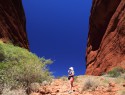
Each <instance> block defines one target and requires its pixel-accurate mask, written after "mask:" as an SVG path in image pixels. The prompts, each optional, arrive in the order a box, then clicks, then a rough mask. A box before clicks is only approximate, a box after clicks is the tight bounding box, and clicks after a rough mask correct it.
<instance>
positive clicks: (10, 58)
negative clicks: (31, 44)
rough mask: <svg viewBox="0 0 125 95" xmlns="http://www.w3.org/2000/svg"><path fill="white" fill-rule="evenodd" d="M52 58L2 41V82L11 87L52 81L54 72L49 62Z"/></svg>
mask: <svg viewBox="0 0 125 95" xmlns="http://www.w3.org/2000/svg"><path fill="white" fill-rule="evenodd" d="M51 63H52V60H50V59H47V60H46V59H45V58H38V57H37V56H36V55H35V54H33V53H31V52H29V51H28V50H26V49H23V48H20V47H17V46H13V45H12V44H4V43H0V83H4V84H7V85H9V86H10V85H11V87H14V86H15V87H16V88H17V87H18V86H25V87H28V86H29V85H30V84H31V83H34V82H41V83H42V82H43V81H45V80H46V81H50V80H51V79H52V74H51V72H49V70H48V69H47V64H51Z"/></svg>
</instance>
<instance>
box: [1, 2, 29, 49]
mask: <svg viewBox="0 0 125 95" xmlns="http://www.w3.org/2000/svg"><path fill="white" fill-rule="evenodd" d="M0 40H2V41H3V42H11V43H13V44H14V45H18V46H20V47H24V48H26V49H29V45H28V40H27V35H26V20H25V15H24V10H23V6H22V0H0Z"/></svg>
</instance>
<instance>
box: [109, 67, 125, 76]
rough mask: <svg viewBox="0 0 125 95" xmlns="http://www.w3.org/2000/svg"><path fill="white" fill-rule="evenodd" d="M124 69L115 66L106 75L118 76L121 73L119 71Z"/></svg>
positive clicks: (121, 71) (122, 71)
mask: <svg viewBox="0 0 125 95" xmlns="http://www.w3.org/2000/svg"><path fill="white" fill-rule="evenodd" d="M124 72H125V70H124V69H123V68H121V67H116V68H113V69H112V70H111V71H109V72H108V75H109V76H110V77H118V76H120V75H121V73H124Z"/></svg>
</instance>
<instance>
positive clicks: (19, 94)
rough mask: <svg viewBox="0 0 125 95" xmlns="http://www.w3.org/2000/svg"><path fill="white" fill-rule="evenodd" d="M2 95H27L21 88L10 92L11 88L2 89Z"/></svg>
mask: <svg viewBox="0 0 125 95" xmlns="http://www.w3.org/2000/svg"><path fill="white" fill-rule="evenodd" d="M2 95H27V94H26V92H25V90H24V89H22V88H20V89H13V90H11V87H4V89H3V92H2Z"/></svg>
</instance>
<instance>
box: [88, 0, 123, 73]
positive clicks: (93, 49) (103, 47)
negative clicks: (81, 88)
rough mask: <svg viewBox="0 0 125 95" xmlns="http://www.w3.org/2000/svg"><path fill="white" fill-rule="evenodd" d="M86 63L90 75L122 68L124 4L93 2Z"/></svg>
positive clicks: (118, 1) (119, 0)
mask: <svg viewBox="0 0 125 95" xmlns="http://www.w3.org/2000/svg"><path fill="white" fill-rule="evenodd" d="M86 62H87V63H86V74H89V75H101V74H103V73H105V72H108V71H109V70H111V69H112V68H114V67H119V66H120V67H123V68H125V0H93V2H92V8H91V15H90V20H89V34H88V43H87V50H86Z"/></svg>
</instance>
